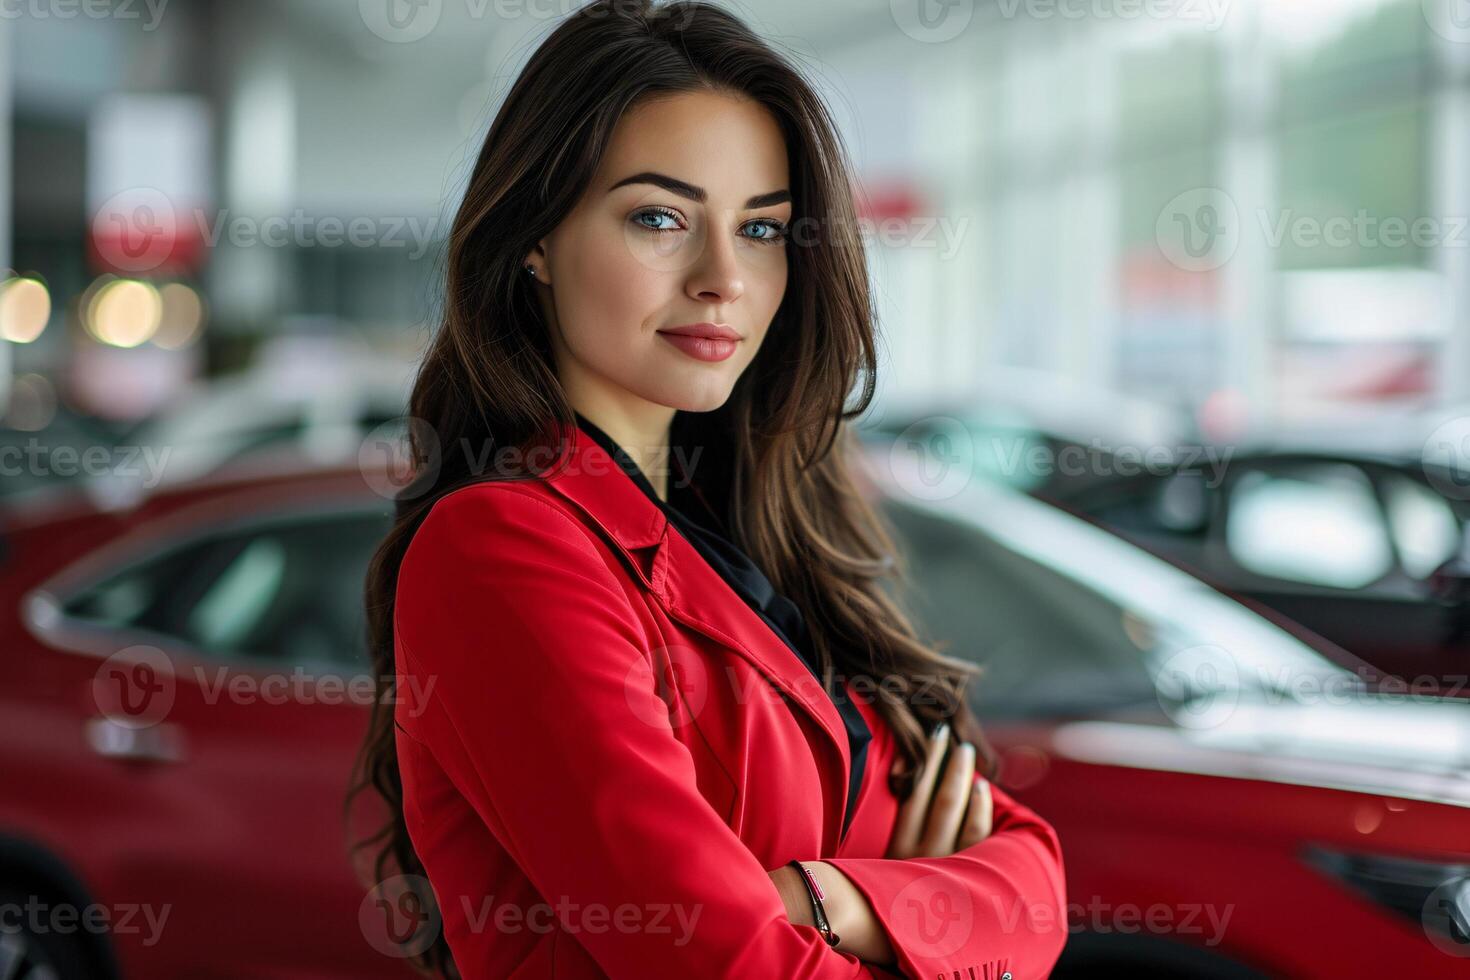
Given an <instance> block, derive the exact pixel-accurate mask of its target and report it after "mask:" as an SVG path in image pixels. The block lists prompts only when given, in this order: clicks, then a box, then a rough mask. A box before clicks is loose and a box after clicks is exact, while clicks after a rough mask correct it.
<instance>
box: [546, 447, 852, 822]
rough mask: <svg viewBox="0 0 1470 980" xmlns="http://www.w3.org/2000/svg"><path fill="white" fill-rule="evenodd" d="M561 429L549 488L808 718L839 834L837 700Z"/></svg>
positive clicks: (665, 601)
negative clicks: (825, 759)
mask: <svg viewBox="0 0 1470 980" xmlns="http://www.w3.org/2000/svg"><path fill="white" fill-rule="evenodd" d="M561 431H564V432H566V433H567V436H566V439H565V441H564V443H563V445H564V452H563V454H562V456H561V457H559V458H558V461H557V463H556V464H555V465H554V466H553V467H552V468H551V470H550V471H549V472H548V475H547V477H546V482H547V484H548V486H550V488H551V489H552V490H553V491H554V492H556V493H557V494H558V495H560V496H561V497H563V498H564V499H566V500H568V501H569V502H571V503H572V504H573V505H575V506H576V507H577V509H578V510H580V511H581V512H582V513H583V514H584V515H585V516H586V517H587V519H588V521H589V523H590V524H592V525H593V526H594V527H595V528H597V529H599V530H600V531H601V533H602V536H603V537H604V538H605V539H606V540H607V541H608V542H609V543H610V544H611V545H612V547H613V549H614V550H615V551H617V552H619V553H620V556H621V557H622V559H623V560H624V562H625V563H626V564H627V565H628V567H629V568H630V569H631V570H632V572H633V575H634V577H635V578H636V579H637V580H638V583H639V585H640V586H641V587H642V588H643V589H644V590H645V591H647V592H649V593H650V594H651V595H652V596H653V597H654V598H655V599H656V600H657V602H658V603H659V605H660V606H661V607H662V608H663V609H664V611H665V612H666V613H667V614H668V615H669V617H670V618H671V619H674V620H676V621H678V622H680V623H682V624H684V625H685V626H687V627H689V628H691V629H693V630H696V631H697V632H699V633H701V634H703V635H704V636H707V637H709V638H710V639H712V640H714V641H716V642H717V643H720V644H721V645H722V646H725V647H728V648H729V649H731V650H734V651H735V652H736V653H738V654H739V655H740V656H741V657H743V658H744V659H745V660H747V661H749V662H750V663H751V664H752V665H753V666H754V667H755V668H756V669H757V670H758V671H760V672H761V674H763V675H764V676H765V677H766V678H767V679H768V680H769V681H770V682H771V683H772V684H773V685H775V686H776V687H777V688H778V689H779V690H781V691H783V692H784V693H785V694H786V695H788V696H789V697H790V699H791V700H792V702H793V703H795V704H797V705H799V706H800V708H801V710H803V711H805V712H806V713H807V715H808V716H809V717H810V718H811V719H812V720H813V721H814V722H816V726H817V729H818V730H819V731H820V732H821V733H822V742H823V745H822V746H821V748H822V750H823V751H825V752H827V753H828V754H829V757H830V758H831V759H833V760H835V765H834V766H833V767H832V768H831V770H830V771H833V772H835V773H836V774H837V779H835V780H834V781H833V784H832V788H831V792H830V798H829V806H828V812H829V813H831V814H833V815H834V819H833V820H830V821H829V822H828V841H827V842H826V845H825V846H826V847H827V848H828V849H832V850H834V851H835V848H836V845H837V843H838V841H839V839H840V836H841V826H842V818H843V816H844V813H845V810H846V802H847V792H848V786H847V784H848V781H849V778H850V769H849V767H850V758H849V753H850V749H849V746H848V740H847V729H846V727H845V726H844V724H843V721H842V716H841V714H839V712H838V710H837V706H836V705H834V704H833V703H832V699H831V698H830V697H828V695H827V692H826V691H824V690H823V689H822V685H821V683H820V682H819V681H818V680H817V678H816V677H815V676H813V674H812V672H811V670H810V669H809V668H808V667H807V665H806V663H805V662H804V661H802V659H801V658H800V657H799V656H798V655H797V654H796V653H795V652H794V651H792V650H791V649H790V648H789V647H788V646H787V645H786V644H785V643H784V642H782V640H781V638H780V637H779V636H777V635H776V634H775V633H774V632H772V630H771V629H770V627H769V626H767V625H766V623H765V621H764V620H762V619H761V618H760V616H759V615H758V614H757V613H756V612H755V611H754V610H753V609H751V608H750V607H749V606H748V605H746V603H745V601H744V600H743V599H741V598H740V596H739V595H737V594H736V593H735V591H734V590H733V589H731V588H730V586H729V584H728V583H726V582H725V580H724V579H723V578H721V577H720V575H719V573H718V572H716V571H715V570H714V569H713V568H711V567H710V566H709V563H708V562H706V561H705V560H704V558H703V557H702V556H701V555H700V554H699V552H698V551H696V550H695V549H694V546H693V545H691V544H690V543H689V542H688V541H686V540H685V539H684V536H683V535H682V534H680V533H679V531H678V529H677V528H675V527H674V526H673V525H672V524H670V523H669V520H668V518H667V517H666V516H665V515H664V513H663V511H662V510H660V509H659V507H658V506H657V505H656V504H655V503H654V502H653V501H651V500H649V499H648V497H646V496H645V495H644V493H643V491H642V490H640V489H638V487H637V486H635V485H634V484H633V480H632V478H630V477H629V476H628V474H626V473H624V472H623V471H622V469H621V468H620V467H619V466H618V465H617V462H616V461H615V460H613V459H612V457H611V456H609V455H608V454H607V453H606V452H605V451H604V450H603V448H602V447H601V446H600V445H598V444H597V443H596V441H594V440H593V439H592V438H591V437H590V436H588V435H587V434H586V433H585V432H583V431H582V430H581V428H580V427H576V426H572V427H570V428H569V429H568V428H563V429H562V430H561Z"/></svg>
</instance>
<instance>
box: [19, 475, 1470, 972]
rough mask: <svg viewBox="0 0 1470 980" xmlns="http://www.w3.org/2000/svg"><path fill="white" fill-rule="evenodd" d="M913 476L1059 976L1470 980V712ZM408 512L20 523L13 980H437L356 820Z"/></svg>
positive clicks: (986, 496)
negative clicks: (399, 947) (1046, 897)
mask: <svg viewBox="0 0 1470 980" xmlns="http://www.w3.org/2000/svg"><path fill="white" fill-rule="evenodd" d="M881 462H882V465H881V466H879V467H875V468H874V471H873V474H872V479H873V483H872V485H873V488H874V491H875V492H876V493H878V494H880V495H881V497H882V498H883V499H884V501H885V507H886V512H887V513H888V514H889V516H890V517H891V519H892V520H893V522H894V525H895V527H896V529H897V530H898V532H899V539H900V542H901V544H902V545H903V547H904V549H905V552H906V554H907V555H908V556H909V560H910V563H911V565H912V568H913V573H914V575H915V576H916V578H917V580H918V584H919V585H920V590H919V594H921V595H923V597H924V600H923V603H922V605H920V604H917V603H916V606H915V611H916V613H917V614H918V616H919V619H920V622H921V623H922V624H923V626H924V628H925V630H926V632H928V633H929V635H930V638H931V639H935V640H938V641H940V642H945V643H948V645H949V646H950V648H951V651H952V652H954V653H956V654H957V655H960V656H965V657H969V658H972V659H975V660H978V661H982V662H984V663H986V664H987V666H988V669H987V673H986V674H985V675H984V677H983V678H982V680H981V681H980V683H979V684H977V686H976V707H977V708H978V709H979V710H980V711H981V712H982V717H983V718H985V719H986V720H987V730H988V732H989V734H990V737H991V739H992V741H993V742H994V743H995V745H996V746H997V748H999V749H1000V750H1001V752H1002V754H1003V757H1004V758H1005V760H1006V768H1005V772H1004V774H1003V776H1002V780H1001V782H1002V784H1003V785H1005V786H1006V787H1007V788H1009V789H1011V790H1013V791H1014V793H1015V795H1016V796H1017V797H1018V798H1020V799H1022V800H1023V801H1024V802H1025V803H1027V805H1029V806H1032V807H1034V808H1036V809H1037V810H1038V811H1039V812H1041V813H1042V814H1043V815H1045V816H1046V817H1047V818H1048V819H1049V820H1050V821H1051V822H1052V823H1053V825H1054V826H1055V827H1056V828H1057V830H1058V832H1059V833H1060V835H1061V838H1062V842H1063V847H1064V849H1065V853H1066V870H1067V876H1068V881H1067V884H1068V901H1069V907H1070V911H1071V925H1072V935H1071V938H1070V940H1069V943H1068V948H1067V950H1066V952H1065V953H1064V955H1063V959H1062V961H1061V963H1060V964H1059V965H1058V968H1057V970H1056V971H1055V972H1054V973H1053V976H1056V977H1069V976H1091V975H1095V974H1096V973H1097V971H1099V970H1116V969H1132V970H1137V971H1143V972H1141V973H1139V975H1141V976H1149V977H1157V976H1180V977H1184V976H1189V977H1200V976H1205V977H1250V976H1262V975H1269V976H1293V977H1310V976H1323V977H1329V976H1330V977H1341V976H1368V975H1387V974H1389V973H1391V974H1393V975H1405V976H1413V977H1438V976H1444V977H1450V976H1461V975H1464V971H1465V969H1466V966H1467V964H1470V884H1467V881H1470V879H1467V873H1470V705H1466V704H1464V703H1452V702H1446V701H1429V702H1424V703H1417V702H1416V703H1393V702H1392V701H1390V700H1387V699H1384V698H1382V697H1381V696H1380V697H1373V696H1370V695H1368V694H1366V693H1365V692H1362V691H1358V690H1356V689H1355V688H1354V687H1353V685H1352V681H1353V679H1354V678H1353V675H1352V674H1351V672H1350V671H1349V670H1347V669H1345V668H1344V667H1343V666H1342V665H1341V663H1343V662H1346V661H1342V662H1340V663H1334V662H1333V660H1332V659H1329V658H1336V657H1342V656H1345V655H1342V654H1341V653H1340V651H1337V650H1335V649H1333V648H1330V647H1326V646H1325V645H1324V646H1323V647H1322V648H1321V649H1320V650H1319V649H1314V648H1313V647H1312V646H1309V645H1307V644H1306V643H1304V642H1302V641H1301V640H1299V639H1297V638H1294V637H1292V636H1291V635H1289V634H1287V633H1286V632H1284V631H1282V630H1281V629H1279V628H1277V627H1275V626H1273V625H1272V624H1270V623H1269V622H1267V621H1266V620H1264V619H1262V618H1260V617H1259V616H1257V615H1256V614H1254V613H1252V612H1250V611H1249V610H1247V609H1245V608H1244V607H1242V606H1240V605H1238V604H1236V603H1235V602H1233V601H1232V600H1229V599H1227V598H1225V597H1223V596H1222V595H1220V594H1219V593H1217V592H1214V591H1212V590H1210V589H1208V588H1206V587H1205V586H1203V585H1201V584H1200V583H1199V582H1197V581H1196V580H1194V579H1192V578H1190V577H1189V576H1187V575H1185V574H1183V573H1182V572H1179V571H1178V570H1176V569H1174V568H1172V567H1170V566H1168V565H1166V564H1164V563H1163V562H1162V561H1159V560H1157V559H1154V558H1151V557H1150V556H1148V555H1146V554H1144V553H1143V552H1141V551H1139V550H1137V549H1136V548H1133V547H1132V546H1130V545H1127V544H1125V543H1123V542H1121V541H1119V540H1118V539H1116V538H1114V537H1112V536H1110V535H1107V534H1106V533H1105V532H1103V531H1101V530H1099V529H1097V528H1093V527H1091V526H1089V525H1087V524H1085V523H1084V522H1081V521H1079V520H1077V519H1074V518H1072V517H1069V516H1068V515H1066V514H1063V513H1061V512H1059V511H1054V510H1051V509H1049V508H1047V507H1045V506H1044V505H1042V504H1039V503H1037V502H1036V501H1033V500H1029V499H1027V498H1025V497H1023V496H1021V495H1019V494H1015V493H1011V492H1007V491H1001V490H999V489H995V488H990V487H986V486H983V485H980V484H973V485H968V486H965V487H963V488H961V489H959V490H957V491H955V492H952V493H949V492H941V493H935V492H934V486H935V485H934V484H931V483H930V482H929V481H927V480H917V481H916V480H915V478H914V475H913V474H911V473H906V472H905V471H904V470H903V468H902V467H901V466H898V465H894V464H892V462H891V461H889V460H886V459H884V460H882V461H881ZM375 482H377V481H375ZM390 512H391V503H390V501H389V500H388V499H386V497H385V496H384V495H382V494H381V493H378V492H375V491H374V489H372V488H371V487H370V486H369V481H368V480H366V479H365V478H364V476H363V474H362V473H360V472H359V471H357V470H346V471H342V470H335V471H323V472H312V473H299V474H295V475H280V476H272V477H268V478H259V477H256V478H245V477H229V476H220V477H218V478H214V479H211V480H209V481H206V482H202V483H199V484H194V485H190V486H188V487H183V488H177V489H173V490H170V491H168V492H166V493H161V494H158V495H155V496H153V497H150V498H148V499H146V500H144V501H142V502H141V503H140V504H138V505H137V506H136V507H135V508H132V509H129V510H127V511H126V512H122V511H109V510H107V509H105V508H99V507H97V506H95V505H91V504H88V503H86V502H84V501H83V500H81V499H73V500H72V501H71V502H69V503H58V504H57V505H56V506H54V507H50V508H48V509H47V510H46V511H28V512H9V513H7V514H5V515H4V518H3V520H4V525H3V529H0V549H3V554H0V648H3V649H4V651H5V656H6V658H7V664H8V667H9V670H8V676H7V681H8V683H6V684H5V685H3V687H0V716H3V717H4V718H5V719H6V721H7V725H6V730H7V733H8V735H9V737H8V738H6V739H5V740H4V741H3V743H0V771H3V772H5V773H6V775H7V780H6V783H7V786H6V789H7V791H6V792H5V793H4V794H3V795H0V861H3V862H4V872H5V873H4V874H3V875H0V882H4V883H5V884H4V885H3V886H0V909H4V910H5V920H4V921H5V928H4V929H3V930H0V976H7V977H17V978H19V977H42V976H54V977H59V978H61V980H70V978H72V977H89V978H90V977H114V976H120V977H128V978H148V980H162V978H171V977H190V978H198V977H226V976H230V977H234V976H240V977H245V976H249V977H260V976H270V977H289V978H328V977H342V978H346V977H354V978H361V977H370V976H382V977H410V976H413V975H414V974H413V973H412V971H410V970H409V968H408V967H407V966H406V964H405V963H404V962H403V961H402V960H401V959H398V958H396V957H394V956H393V955H392V954H391V951H392V948H393V947H392V945H391V942H390V941H389V937H390V936H391V935H392V933H393V932H394V926H395V923H394V922H393V921H392V920H391V919H385V918H384V916H385V908H386V909H387V910H388V911H392V910H393V906H392V905H391V903H389V904H387V905H385V904H384V903H383V902H381V901H380V899H381V898H382V897H383V896H381V895H379V894H376V893H374V892H370V891H369V890H368V889H366V888H365V887H363V886H362V885H360V884H359V883H358V882H357V880H356V878H355V876H354V874H353V871H352V869H351V867H350V864H349V860H348V856H347V835H346V833H345V831H344V828H343V823H342V818H341V810H342V801H343V796H344V793H345V790H346V787H347V781H348V776H349V770H350V768H351V764H352V761H353V758H354V755H355V753H356V751H357V748H358V744H359V741H360V739H361V737H362V735H363V732H364V730H365V726H366V722H367V711H368V707H367V706H368V704H369V702H370V699H371V697H372V687H371V685H370V684H367V683H365V682H366V678H365V677H364V676H363V675H362V671H363V670H364V668H365V658H364V656H363V654H362V652H361V651H362V649H363V625H362V610H361V604H362V594H361V590H362V583H363V574H364V571H365V568H366V564H367V561H368V558H369V556H370V555H371V553H372V550H373V548H374V547H375V546H376V544H377V542H378V540H379V539H380V538H381V536H382V534H383V533H384V531H385V529H386V527H387V522H388V520H389V514H390ZM1324 653H1325V654H1326V655H1324ZM379 815H380V814H379V813H377V812H376V811H369V810H364V812H363V813H362V814H361V816H362V822H361V826H362V827H366V826H368V825H369V824H371V823H372V822H373V821H374V820H375V819H376V818H377V817H378V816H379ZM1002 912H1003V910H1002ZM17 926H18V927H17ZM6 968H8V969H9V972H8V973H7V972H6ZM47 970H49V971H50V973H47V972H45V971H47Z"/></svg>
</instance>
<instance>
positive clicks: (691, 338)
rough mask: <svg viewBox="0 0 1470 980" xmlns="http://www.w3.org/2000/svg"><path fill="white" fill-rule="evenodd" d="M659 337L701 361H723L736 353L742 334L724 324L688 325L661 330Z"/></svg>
mask: <svg viewBox="0 0 1470 980" xmlns="http://www.w3.org/2000/svg"><path fill="white" fill-rule="evenodd" d="M658 333H659V336H661V337H663V338H664V339H665V340H667V341H668V342H669V343H671V344H673V345H674V346H675V347H677V348H679V349H680V350H681V351H683V352H684V353H686V354H688V355H689V356H690V357H692V358H694V359H696V360H700V361H723V360H724V359H725V358H727V357H729V356H730V355H731V354H733V353H735V348H736V347H737V346H738V345H739V344H740V340H741V337H740V334H739V333H738V332H737V331H736V330H734V329H732V328H731V327H729V326H726V325H725V324H723V323H686V324H684V325H683V326H682V327H669V328H668V329H667V330H660V331H659V332H658Z"/></svg>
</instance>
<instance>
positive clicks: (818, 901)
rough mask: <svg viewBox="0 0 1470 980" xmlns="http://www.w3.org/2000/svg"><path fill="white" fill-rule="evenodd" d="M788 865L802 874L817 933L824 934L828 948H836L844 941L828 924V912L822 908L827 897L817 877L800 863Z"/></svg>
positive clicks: (790, 862)
mask: <svg viewBox="0 0 1470 980" xmlns="http://www.w3.org/2000/svg"><path fill="white" fill-rule="evenodd" d="M786 863H787V864H789V865H791V866H792V867H793V868H795V869H796V870H797V871H799V872H801V881H802V884H804V885H806V893H807V895H809V896H811V900H812V920H813V922H814V923H815V924H816V927H817V931H818V932H820V933H821V934H822V941H823V942H825V943H826V944H827V945H828V946H836V945H837V944H838V943H839V942H841V941H842V940H841V939H840V938H839V937H838V935H837V933H835V932H833V931H832V927H831V926H830V925H828V924H827V910H826V909H825V908H824V907H823V906H822V900H823V899H825V898H826V897H827V896H826V895H825V894H823V892H822V886H821V885H819V884H817V876H816V875H814V874H812V873H811V872H810V871H808V870H807V869H806V867H805V866H804V865H803V864H802V863H801V862H800V861H788V862H786Z"/></svg>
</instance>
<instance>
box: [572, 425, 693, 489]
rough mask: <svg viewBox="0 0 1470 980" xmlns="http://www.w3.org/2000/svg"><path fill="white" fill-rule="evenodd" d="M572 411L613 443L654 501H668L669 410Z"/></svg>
mask: <svg viewBox="0 0 1470 980" xmlns="http://www.w3.org/2000/svg"><path fill="white" fill-rule="evenodd" d="M573 408H574V409H575V410H576V411H577V413H578V414H580V415H581V416H582V417H583V418H585V419H587V420H588V421H589V422H591V423H592V424H593V425H595V426H597V427H598V428H599V429H601V430H602V431H603V432H605V433H607V435H608V437H609V438H611V439H612V441H613V442H615V443H617V444H618V446H620V447H621V448H622V449H623V451H624V452H626V453H627V454H628V456H629V457H631V458H632V460H633V462H635V463H637V464H638V469H639V470H640V471H642V473H643V476H644V477H645V478H646V479H647V480H648V482H649V484H651V485H652V486H653V489H654V490H655V492H657V493H658V498H659V499H660V500H662V501H665V502H667V501H668V499H669V493H668V487H669V466H668V462H669V425H670V423H672V421H673V417H674V412H673V410H672V409H664V408H662V406H660V411H659V412H657V413H651V412H650V413H647V414H646V416H645V415H634V414H630V413H620V412H617V411H611V410H608V409H605V408H592V409H590V410H589V409H588V408H583V407H581V406H577V405H574V406H573Z"/></svg>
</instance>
